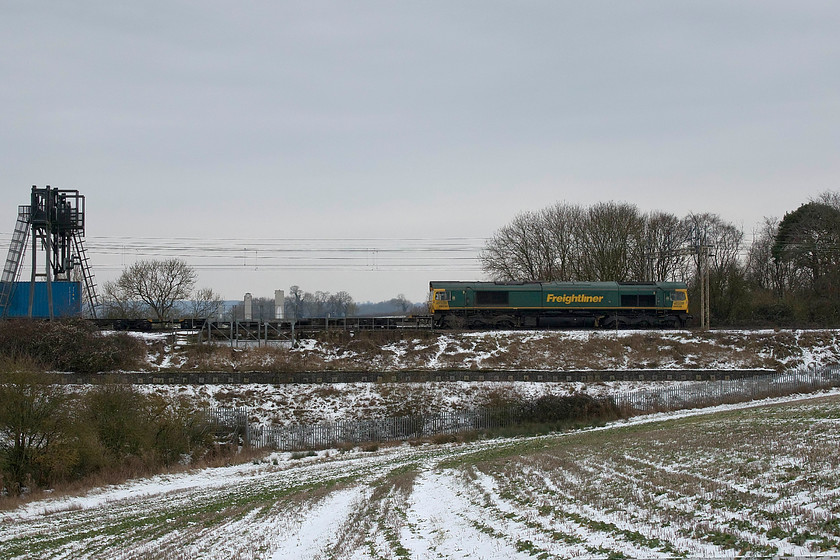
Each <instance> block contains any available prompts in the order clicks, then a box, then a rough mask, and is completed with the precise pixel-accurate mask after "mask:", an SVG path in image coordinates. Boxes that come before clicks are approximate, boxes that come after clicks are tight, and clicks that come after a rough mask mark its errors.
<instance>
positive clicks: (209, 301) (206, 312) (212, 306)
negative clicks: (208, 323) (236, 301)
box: [189, 288, 222, 319]
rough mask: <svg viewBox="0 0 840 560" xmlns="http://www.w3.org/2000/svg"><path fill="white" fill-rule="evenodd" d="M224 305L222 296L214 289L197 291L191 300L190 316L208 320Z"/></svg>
mask: <svg viewBox="0 0 840 560" xmlns="http://www.w3.org/2000/svg"><path fill="white" fill-rule="evenodd" d="M221 304H222V296H220V295H219V294H217V293H216V292H214V291H213V288H200V289H198V290H196V292H195V293H194V294H193V296H192V298H191V299H190V303H189V314H190V317H192V318H193V319H206V318H208V317H212V316H213V315H214V314H215V313H216V311H217V310H218V309H219V306H220V305H221Z"/></svg>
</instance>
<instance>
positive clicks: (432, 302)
mask: <svg viewBox="0 0 840 560" xmlns="http://www.w3.org/2000/svg"><path fill="white" fill-rule="evenodd" d="M429 312H430V313H431V314H432V317H433V318H434V325H435V326H436V327H441V328H466V329H471V328H563V327H584V328H598V327H600V328H648V327H669V328H680V327H684V326H685V324H686V321H688V320H689V319H690V318H691V316H690V315H689V314H688V295H687V287H686V285H685V283H683V282H430V283H429Z"/></svg>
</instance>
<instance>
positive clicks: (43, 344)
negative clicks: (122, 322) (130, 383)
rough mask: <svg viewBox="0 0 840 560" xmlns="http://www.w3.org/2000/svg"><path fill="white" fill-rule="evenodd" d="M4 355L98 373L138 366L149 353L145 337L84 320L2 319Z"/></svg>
mask: <svg viewBox="0 0 840 560" xmlns="http://www.w3.org/2000/svg"><path fill="white" fill-rule="evenodd" d="M0 356H5V357H7V358H10V359H18V358H28V359H31V360H35V361H36V362H39V363H41V364H43V365H44V366H45V367H47V368H50V369H54V370H58V371H72V372H78V373H96V372H100V371H115V370H127V369H136V368H137V367H138V365H139V364H140V362H141V360H142V359H143V357H144V356H145V346H144V343H143V342H142V341H141V340H138V339H136V338H134V337H131V336H130V335H128V334H125V333H115V334H109V335H104V334H102V333H101V332H100V331H99V330H98V329H97V328H96V326H95V325H93V324H92V323H90V322H89V321H85V320H83V319H62V320H58V321H41V320H34V319H15V320H10V321H3V322H0Z"/></svg>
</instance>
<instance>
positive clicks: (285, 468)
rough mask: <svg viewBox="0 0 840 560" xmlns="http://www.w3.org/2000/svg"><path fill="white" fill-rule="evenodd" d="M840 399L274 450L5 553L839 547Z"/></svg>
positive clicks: (18, 543) (392, 554)
mask: <svg viewBox="0 0 840 560" xmlns="http://www.w3.org/2000/svg"><path fill="white" fill-rule="evenodd" d="M838 426H840V393H838V392H833V393H830V394H824V395H823V396H819V397H801V398H799V399H795V398H788V399H780V400H777V401H773V402H769V401H765V402H763V403H758V405H756V404H753V405H741V406H722V407H717V408H715V409H707V410H698V411H690V412H682V413H678V414H667V415H654V416H648V417H640V418H634V419H632V420H631V421H622V422H618V423H615V424H611V425H609V426H607V427H605V428H599V429H591V430H585V431H582V432H573V433H565V434H555V435H549V436H541V437H531V438H517V439H507V440H485V441H477V442H473V443H467V444H446V445H422V446H416V447H411V446H408V445H401V446H396V447H392V448H383V449H379V450H377V451H374V452H363V451H361V450H358V449H357V450H353V451H348V452H344V453H341V452H339V451H337V450H328V451H322V452H319V453H318V454H317V455H315V456H310V457H300V456H292V455H290V454H274V455H271V456H269V457H267V458H266V459H264V460H262V461H258V462H256V463H255V464H246V465H240V466H231V467H225V468H218V469H207V470H202V471H198V472H193V473H184V474H178V475H169V476H159V477H155V478H153V479H149V480H140V481H134V482H130V483H128V484H125V485H122V486H119V487H114V488H105V489H101V490H97V491H93V492H90V493H89V494H87V495H85V496H79V497H62V498H53V499H49V498H48V499H44V500H39V501H36V502H30V503H28V504H26V505H25V506H23V507H21V508H19V509H17V510H13V511H7V512H2V513H0V557H2V558H101V557H108V558H153V559H154V558H171V559H181V558H210V559H216V558H219V559H221V558H226V559H227V558H238V559H250V558H260V559H262V558H276V559H280V558H358V559H362V558H533V557H536V558H584V557H587V558H589V557H603V558H606V557H613V558H616V557H620V555H625V556H630V557H670V556H674V555H689V556H717V557H720V556H723V557H734V556H736V555H739V554H747V555H785V554H792V555H805V554H814V553H824V552H834V553H836V552H838V551H840V516H838V515H839V514H840V476H839V475H840V453H838V450H839V449H840V431H838Z"/></svg>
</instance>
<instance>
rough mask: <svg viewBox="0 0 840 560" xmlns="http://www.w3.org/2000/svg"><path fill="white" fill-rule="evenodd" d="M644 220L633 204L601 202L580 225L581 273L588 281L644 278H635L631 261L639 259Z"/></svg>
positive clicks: (590, 210)
mask: <svg viewBox="0 0 840 560" xmlns="http://www.w3.org/2000/svg"><path fill="white" fill-rule="evenodd" d="M642 231H644V221H643V218H642V216H641V215H640V214H639V210H638V208H636V206H634V205H632V204H626V203H615V202H600V203H598V204H595V205H594V206H592V207H590V208H589V211H588V212H587V213H586V218H585V220H583V221H582V222H581V224H580V230H579V233H578V237H579V238H580V245H581V247H583V248H585V250H583V251H581V254H580V259H581V263H582V265H581V276H582V277H583V278H586V279H587V280H617V281H624V280H640V278H632V277H631V266H630V264H631V261H632V260H633V257H634V256H635V260H639V254H640V252H641V251H640V250H639V234H640V233H641V232H642Z"/></svg>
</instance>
